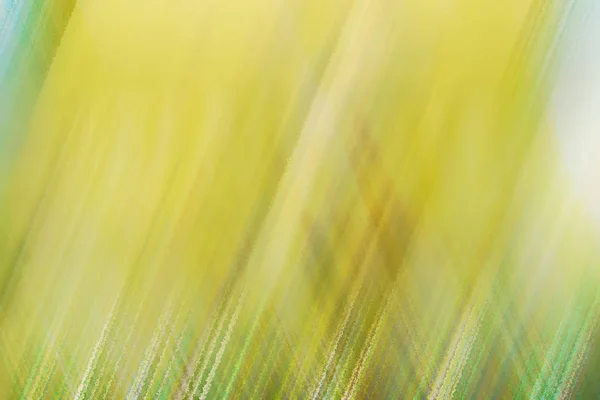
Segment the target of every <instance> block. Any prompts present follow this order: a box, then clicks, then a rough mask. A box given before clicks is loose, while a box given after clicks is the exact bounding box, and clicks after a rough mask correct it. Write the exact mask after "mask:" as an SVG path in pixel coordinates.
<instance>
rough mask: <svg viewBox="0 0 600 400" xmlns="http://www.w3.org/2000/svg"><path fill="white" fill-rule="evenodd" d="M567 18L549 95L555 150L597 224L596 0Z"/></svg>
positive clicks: (599, 25) (599, 7) (599, 69)
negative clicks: (564, 41)
mask: <svg viewBox="0 0 600 400" xmlns="http://www.w3.org/2000/svg"><path fill="white" fill-rule="evenodd" d="M578 14H579V16H580V17H581V16H582V17H583V18H580V17H579V18H573V20H572V21H570V23H569V25H570V26H569V28H570V29H572V31H571V32H570V34H569V37H568V39H567V46H566V47H565V48H564V50H563V52H562V54H561V58H562V60H561V64H560V70H559V75H558V80H557V85H556V90H555V93H554V97H553V104H552V110H551V111H552V115H553V117H554V124H555V128H556V133H557V136H558V141H559V144H560V148H561V152H562V155H563V157H564V160H565V165H566V168H567V170H568V173H569V175H570V176H571V178H572V179H573V183H574V188H575V190H576V191H577V195H578V197H580V198H581V199H582V201H583V202H584V203H585V205H586V207H587V208H588V210H589V212H590V215H591V217H592V218H593V219H594V220H595V221H596V223H597V225H598V227H599V228H600V3H599V2H598V1H597V0H596V1H594V2H593V3H592V4H589V3H588V4H587V7H586V9H585V10H584V13H578Z"/></svg>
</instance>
